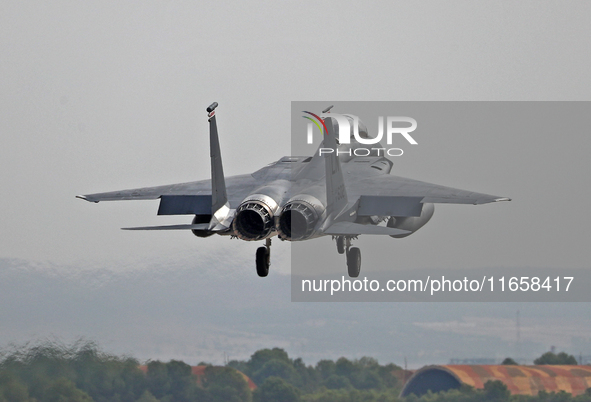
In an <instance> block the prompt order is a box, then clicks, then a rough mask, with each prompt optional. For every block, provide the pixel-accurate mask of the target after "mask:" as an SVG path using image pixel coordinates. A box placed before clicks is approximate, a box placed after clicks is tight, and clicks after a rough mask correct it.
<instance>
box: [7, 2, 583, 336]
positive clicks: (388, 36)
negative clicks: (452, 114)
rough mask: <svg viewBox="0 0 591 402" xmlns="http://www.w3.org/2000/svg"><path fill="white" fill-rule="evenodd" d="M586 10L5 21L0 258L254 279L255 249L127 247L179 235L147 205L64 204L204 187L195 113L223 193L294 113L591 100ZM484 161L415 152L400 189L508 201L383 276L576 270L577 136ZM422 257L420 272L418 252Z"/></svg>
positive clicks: (270, 155)
mask: <svg viewBox="0 0 591 402" xmlns="http://www.w3.org/2000/svg"><path fill="white" fill-rule="evenodd" d="M590 8H591V5H590V4H589V3H587V2H582V1H581V2H570V3H568V6H565V4H564V3H563V2H559V1H550V2H539V1H521V2H518V3H515V2H509V1H503V2H477V3H475V2H472V1H448V2H436V1H430V2H414V1H402V2H395V3H385V2H374V3H370V4H367V3H363V4H361V3H353V4H345V5H344V4H343V3H342V2H271V1H268V2H256V3H253V2H249V3H248V4H247V3H242V2H233V3H230V2H223V3H221V2H174V1H160V2H125V3H122V2H115V1H112V2H105V1H101V2H76V1H53V2H50V3H37V2H24V1H23V2H4V4H3V5H2V8H1V9H2V12H0V52H1V53H0V54H1V55H2V57H1V58H0V76H1V77H2V79H1V80H0V133H1V135H2V137H1V138H2V147H0V169H1V174H0V186H1V188H2V189H3V197H1V198H0V211H1V212H0V217H1V224H2V231H0V257H2V258H19V259H23V260H29V261H40V262H45V261H50V262H51V263H53V264H58V265H59V264H76V265H77V266H79V267H80V269H88V270H90V269H95V268H97V269H98V268H101V267H104V266H111V267H117V268H115V269H116V270H117V271H125V270H129V271H134V270H141V269H142V268H143V267H145V266H146V264H148V262H150V263H151V264H152V263H154V262H161V263H163V264H167V263H169V262H170V261H172V262H179V261H188V260H200V259H207V258H209V257H208V256H210V255H211V253H212V252H214V251H213V250H215V252H216V253H218V252H220V253H222V254H225V255H229V256H230V257H228V258H231V259H232V262H233V264H234V263H235V264H238V265H243V266H245V268H244V269H245V270H249V274H252V275H254V269H253V267H251V265H252V264H251V262H252V259H253V253H254V251H255V248H256V247H257V246H258V245H257V244H253V243H245V242H239V241H228V240H227V239H224V238H216V237H214V238H209V239H205V240H203V239H196V238H195V237H194V236H191V235H189V234H187V233H169V232H166V233H151V232H149V233H135V232H131V233H130V232H124V231H121V230H119V228H120V227H125V226H136V225H152V224H167V223H176V222H185V221H186V218H182V217H180V218H178V217H177V218H174V219H173V218H172V217H157V216H156V210H157V202H129V203H127V202H124V203H100V204H98V205H92V204H88V203H85V202H83V201H80V200H77V199H75V198H74V196H75V195H76V194H81V193H82V194H83V193H91V192H99V191H108V190H117V189H124V188H132V187H141V186H150V185H157V184H167V183H175V182H184V181H191V180H197V179H205V178H208V177H209V157H208V148H207V147H208V143H207V123H206V115H205V111H204V109H205V107H206V106H207V105H209V103H211V102H212V101H218V102H219V103H220V107H219V112H218V124H219V127H220V135H221V143H222V153H223V158H224V164H225V166H224V167H225V173H226V174H227V175H232V174H239V173H244V172H250V171H254V170H256V169H258V168H259V167H260V166H262V165H265V164H267V163H269V162H272V161H274V160H276V159H278V158H279V157H281V156H283V155H285V154H288V153H289V149H290V136H289V131H290V102H291V101H292V100H337V101H338V100H531V101H542V100H589V96H590V94H591V81H590V80H589V78H588V67H589V64H590V63H589V62H590V56H589V52H588V49H589V48H590V47H591V46H590V45H591V44H590V43H589V42H590V41H591V35H590V30H591V28H589V24H588V18H589V12H590ZM556 139H559V140H560V141H559V142H557V143H556V142H554V141H556ZM453 140H454V139H450V141H453ZM456 140H457V139H456ZM433 141H435V139H433ZM483 141H484V142H482V143H471V144H469V145H467V147H466V148H464V149H463V152H462V153H461V154H459V155H457V159H454V162H453V163H449V159H447V158H446V159H445V160H442V159H437V158H441V157H442V155H441V154H439V155H438V154H437V153H436V152H429V151H427V148H426V147H425V149H426V151H425V154H424V155H422V156H420V157H418V159H417V160H416V161H415V160H413V162H411V161H410V160H409V163H408V164H407V165H406V166H405V165H403V164H401V165H400V166H397V168H398V171H397V173H398V174H400V175H402V176H408V177H412V178H417V179H421V180H426V181H431V182H435V183H440V184H445V185H450V186H454V187H459V188H465V189H469V190H475V191H481V192H485V193H486V192H490V193H494V194H497V193H498V194H499V195H502V196H505V195H506V196H511V197H513V198H514V201H513V202H512V203H506V204H504V205H493V206H482V207H478V208H471V207H464V206H458V207H454V206H449V207H447V206H446V207H442V208H439V209H438V210H437V211H436V213H435V216H434V218H433V221H432V222H430V223H429V225H427V226H426V227H425V228H423V229H422V231H421V232H419V233H422V234H421V235H419V234H417V238H416V240H410V239H411V238H412V237H411V238H409V239H408V240H409V241H411V243H410V244H411V246H407V247H408V248H407V251H406V252H405V250H404V249H401V250H397V258H400V259H401V261H403V263H404V264H405V266H408V267H412V266H415V265H416V266H420V267H430V266H434V265H436V264H438V263H439V262H440V259H439V258H438V257H437V256H438V255H440V253H439V252H444V251H445V250H454V249H457V248H462V247H463V248H465V249H468V250H469V253H468V254H467V255H465V254H459V253H449V252H448V253H447V254H446V255H447V259H446V261H448V264H449V266H463V267H469V266H477V267H485V266H494V265H502V266H537V265H543V266H567V267H585V266H586V265H587V264H588V261H589V257H590V249H589V247H588V246H587V243H588V236H586V228H588V227H589V224H590V223H591V222H590V213H589V210H588V208H586V204H585V200H586V199H588V197H589V190H588V185H587V182H588V179H587V173H588V171H589V167H588V162H587V155H588V150H589V145H590V139H589V136H588V135H587V133H586V132H585V133H568V132H557V133H556V137H555V138H552V139H550V138H535V136H530V137H523V138H516V139H515V141H514V142H512V143H506V144H504V145H505V149H506V150H507V152H506V153H502V154H501V155H499V156H498V157H496V156H495V155H492V154H491V153H490V152H487V151H483V148H482V147H483V146H484V147H488V146H490V145H491V144H492V143H493V142H494V141H493V139H490V138H488V139H484V140H483ZM424 142H427V143H429V140H428V139H425V140H424ZM434 143H435V142H432V143H431V144H434ZM427 155H433V160H432V161H431V160H430V159H428V158H427V157H426V156H427ZM482 158H484V162H485V163H484V162H483V159H482ZM418 161H420V163H418ZM444 162H446V163H444ZM492 163H495V164H498V165H499V166H496V167H494V168H491V164H492ZM546 175H549V176H548V177H547V179H546ZM540 186H543V187H540ZM542 190H543V191H542ZM545 196H548V197H549V199H551V200H558V201H556V202H557V203H558V204H556V202H549V201H548V199H547V198H545ZM557 206H558V207H557ZM475 219H477V221H476V220H475ZM476 222H477V224H476ZM482 226H485V227H490V233H486V234H483V236H485V237H486V238H487V239H488V238H493V237H494V239H495V241H494V243H492V244H493V246H492V247H479V246H478V237H477V236H474V231H476V230H479V228H481V227H482ZM449 227H462V228H465V230H454V231H452V232H451V233H450V232H449V229H448V228H449ZM441 233H445V234H446V235H445V236H444V237H443V238H442V236H439V234H441ZM495 234H496V235H495ZM419 236H420V237H419ZM487 236H488V237H487ZM384 242H385V243H384V244H387V245H389V244H390V243H388V239H384ZM276 243H278V242H276ZM274 247H275V249H274V254H273V258H274V260H273V261H274V267H278V268H277V269H278V270H279V271H283V272H286V268H285V267H286V266H287V262H288V261H289V245H287V244H277V245H276V246H274ZM367 247H370V246H369V245H368V246H367ZM425 249H428V250H431V251H432V252H431V253H423V255H421V257H420V258H417V257H416V255H417V254H416V252H413V250H419V251H420V250H425ZM335 255H336V254H335ZM220 264H224V262H223V260H221V262H220ZM413 264H414V265H413ZM232 266H234V265H232ZM196 287H197V288H198V285H196ZM585 306H587V305H585ZM579 308H581V309H582V310H581V311H586V307H579ZM454 309H456V310H455V311H457V312H458V314H461V309H462V307H461V306H459V305H456V307H454ZM476 315H478V314H476ZM563 326H564V325H563ZM427 327H428V326H427ZM427 327H425V328H427ZM430 328H433V327H430ZM74 332H75V331H74ZM74 332H72V333H73V334H74ZM90 332H92V331H90ZM43 333H44V332H43V330H41V331H40V332H38V334H43ZM74 335H75V334H74ZM15 336H16V335H15Z"/></svg>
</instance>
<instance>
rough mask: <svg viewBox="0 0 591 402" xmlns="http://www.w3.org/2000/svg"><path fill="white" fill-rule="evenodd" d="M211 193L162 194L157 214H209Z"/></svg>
mask: <svg viewBox="0 0 591 402" xmlns="http://www.w3.org/2000/svg"><path fill="white" fill-rule="evenodd" d="M211 213H212V212H211V195H163V196H162V197H160V207H159V208H158V215H211Z"/></svg>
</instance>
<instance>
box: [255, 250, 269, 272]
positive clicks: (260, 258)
mask: <svg viewBox="0 0 591 402" xmlns="http://www.w3.org/2000/svg"><path fill="white" fill-rule="evenodd" d="M256 262H257V274H258V275H259V276H260V277H261V278H264V277H265V276H267V275H269V265H270V264H269V251H268V250H267V247H259V248H257V258H256Z"/></svg>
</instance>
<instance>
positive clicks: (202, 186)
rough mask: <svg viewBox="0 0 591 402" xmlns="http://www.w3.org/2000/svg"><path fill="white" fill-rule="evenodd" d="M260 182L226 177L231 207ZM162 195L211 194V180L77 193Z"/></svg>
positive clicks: (96, 197)
mask: <svg viewBox="0 0 591 402" xmlns="http://www.w3.org/2000/svg"><path fill="white" fill-rule="evenodd" d="M258 185H260V182H259V181H257V180H255V178H254V177H252V176H251V175H249V174H248V175H240V176H232V177H228V178H227V179H226V186H227V192H228V201H229V202H230V207H231V208H236V207H237V206H238V205H239V204H240V202H241V201H242V200H243V199H244V197H246V196H247V195H248V194H250V192H251V191H252V190H254V188H255V187H256V186H258ZM163 196H171V197H174V196H181V197H182V196H211V180H201V181H194V182H189V183H179V184H169V185H165V186H156V187H143V188H135V189H129V190H120V191H110V192H107V193H96V194H86V195H78V196H77V198H80V199H83V200H86V201H89V202H99V201H121V200H156V199H159V198H162V197H163Z"/></svg>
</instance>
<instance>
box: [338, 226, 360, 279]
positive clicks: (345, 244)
mask: <svg viewBox="0 0 591 402" xmlns="http://www.w3.org/2000/svg"><path fill="white" fill-rule="evenodd" d="M351 240H352V237H350V236H337V237H336V241H337V252H338V253H339V254H345V253H347V271H348V273H349V276H350V277H351V278H357V277H358V276H359V272H360V271H361V250H359V249H358V248H357V247H351Z"/></svg>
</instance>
